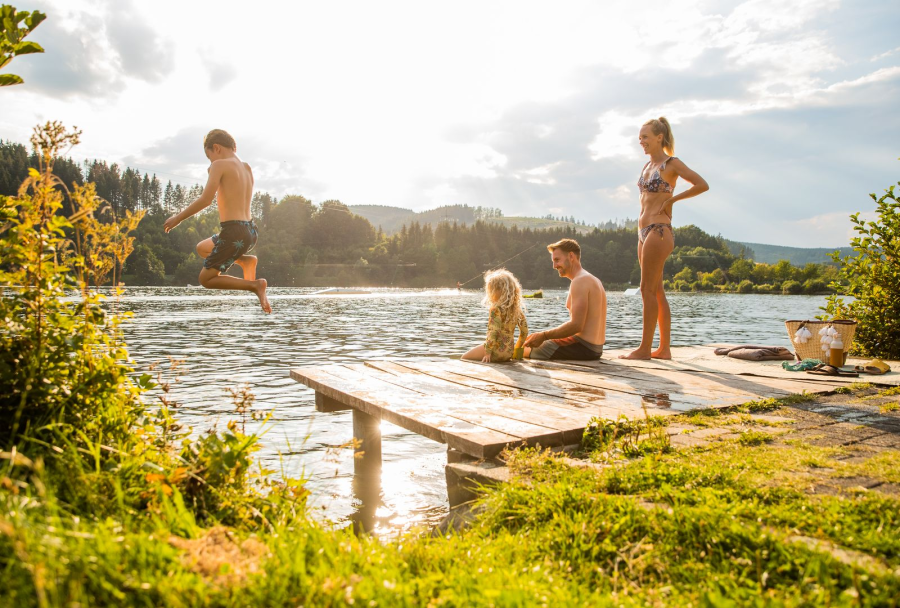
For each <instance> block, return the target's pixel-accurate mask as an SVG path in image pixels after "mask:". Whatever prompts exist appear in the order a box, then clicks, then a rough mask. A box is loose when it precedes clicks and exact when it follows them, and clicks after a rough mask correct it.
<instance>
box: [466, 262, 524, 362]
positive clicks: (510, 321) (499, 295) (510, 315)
mask: <svg viewBox="0 0 900 608" xmlns="http://www.w3.org/2000/svg"><path fill="white" fill-rule="evenodd" d="M484 291H485V295H484V300H483V301H482V304H484V306H485V307H486V308H487V309H488V310H489V311H490V318H489V320H488V331H487V339H486V340H485V341H484V344H479V345H478V346H476V347H475V348H473V349H472V350H470V351H469V352H467V353H466V354H464V355H463V356H462V358H463V359H469V360H472V361H483V362H484V363H491V362H494V363H499V362H501V361H509V360H510V359H521V358H522V343H523V342H524V341H525V337H526V336H527V335H528V322H527V321H526V320H525V311H524V306H523V304H522V285H520V284H519V280H518V279H517V278H516V277H515V276H513V274H512V273H511V272H510V271H508V270H506V269H505V268H501V269H499V270H492V271H491V272H488V273H487V274H486V275H484ZM516 327H518V328H519V340H518V341H515V339H514V338H515V332H516Z"/></svg>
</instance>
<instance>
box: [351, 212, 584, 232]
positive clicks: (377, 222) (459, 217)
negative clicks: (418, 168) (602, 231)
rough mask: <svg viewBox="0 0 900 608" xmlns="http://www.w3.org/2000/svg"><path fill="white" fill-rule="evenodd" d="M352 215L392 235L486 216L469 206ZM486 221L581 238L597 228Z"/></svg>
mask: <svg viewBox="0 0 900 608" xmlns="http://www.w3.org/2000/svg"><path fill="white" fill-rule="evenodd" d="M350 211H352V212H353V213H355V214H357V215H361V216H363V217H364V218H366V219H367V220H369V222H371V223H372V225H373V226H381V229H382V230H384V231H385V232H386V233H388V234H392V233H394V232H397V231H398V230H400V228H401V227H402V226H403V224H409V223H410V222H419V223H420V224H431V225H432V226H436V225H437V224H439V223H441V222H459V223H461V224H474V223H475V220H476V219H478V217H479V215H482V211H481V208H480V207H479V208H475V207H469V206H468V205H447V206H444V207H438V208H437V209H430V210H428V211H420V212H416V211H413V210H412V209H404V208H403V207H390V206H387V205H351V206H350ZM482 219H484V221H486V222H493V223H495V224H503V225H504V226H518V227H519V228H523V229H524V228H530V229H532V230H542V229H547V228H574V229H575V230H576V231H577V232H578V233H579V234H585V233H588V232H591V231H592V230H593V229H594V227H593V226H586V225H582V224H577V223H574V222H567V221H564V220H551V219H547V218H539V217H503V216H498V215H496V214H493V215H491V216H490V217H482Z"/></svg>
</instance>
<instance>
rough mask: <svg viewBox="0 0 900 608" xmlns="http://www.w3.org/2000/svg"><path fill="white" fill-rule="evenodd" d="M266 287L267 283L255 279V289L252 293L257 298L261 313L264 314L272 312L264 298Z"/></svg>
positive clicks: (267, 300)
mask: <svg viewBox="0 0 900 608" xmlns="http://www.w3.org/2000/svg"><path fill="white" fill-rule="evenodd" d="M268 286H269V283H268V281H266V280H265V279H257V280H256V289H254V290H253V293H255V294H256V297H257V298H259V305H260V306H262V309H263V312H265V313H266V314H268V313H270V312H272V305H271V304H269V298H267V297H266V287H268Z"/></svg>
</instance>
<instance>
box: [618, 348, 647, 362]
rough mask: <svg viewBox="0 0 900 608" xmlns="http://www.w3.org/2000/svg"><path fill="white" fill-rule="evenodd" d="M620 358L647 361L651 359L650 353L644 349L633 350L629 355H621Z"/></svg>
mask: <svg viewBox="0 0 900 608" xmlns="http://www.w3.org/2000/svg"><path fill="white" fill-rule="evenodd" d="M619 359H637V360H640V361H646V360H648V359H650V353H648V352H646V351H642V350H635V351H631V353H630V354H627V355H619Z"/></svg>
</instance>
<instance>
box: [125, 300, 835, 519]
mask: <svg viewBox="0 0 900 608" xmlns="http://www.w3.org/2000/svg"><path fill="white" fill-rule="evenodd" d="M314 291H316V289H277V288H275V289H272V290H270V300H271V301H272V305H273V306H274V308H275V313H274V314H272V315H264V314H262V312H261V311H260V310H259V306H258V304H257V303H256V299H255V297H253V296H244V295H241V294H233V293H228V292H211V291H207V290H204V289H202V288H128V289H127V290H126V292H125V296H124V298H123V300H122V302H121V304H120V306H121V307H122V308H124V309H125V310H130V311H133V312H134V313H135V317H134V319H133V320H132V321H130V322H129V323H127V324H126V326H125V337H126V340H127V342H128V345H129V347H130V352H131V356H132V357H133V359H134V362H135V364H136V366H137V368H138V369H139V370H142V371H146V370H147V369H148V367H149V366H150V365H151V364H153V363H155V362H160V361H166V360H167V358H168V357H170V356H174V357H177V358H181V359H184V360H185V363H184V367H183V369H182V370H181V372H180V378H179V382H178V383H177V384H176V385H175V387H174V388H173V391H172V394H173V396H174V398H175V399H177V400H178V401H179V402H180V403H181V405H180V407H179V408H178V416H179V417H180V419H181V420H182V421H184V422H186V423H187V424H189V425H191V426H192V427H193V428H194V430H195V432H202V431H204V430H206V429H209V428H210V427H212V426H213V425H214V424H216V423H217V421H218V422H219V424H220V426H219V428H223V427H224V423H225V421H226V420H228V419H231V418H236V417H237V416H236V414H234V412H233V407H232V405H231V401H230V397H229V395H228V394H227V392H226V389H227V388H234V387H237V386H240V385H242V384H248V385H249V386H250V388H251V389H252V390H253V392H254V394H255V395H256V401H255V403H254V406H253V407H254V409H255V410H259V411H262V412H266V413H268V412H271V413H272V416H271V418H270V419H269V422H268V424H267V426H268V430H267V432H266V434H265V436H264V438H263V447H262V450H261V451H260V453H259V456H260V458H261V460H262V461H263V464H264V465H265V466H266V467H267V468H271V469H274V470H276V471H280V472H281V471H283V474H285V475H291V476H299V475H304V476H306V477H307V478H308V479H309V483H308V486H309V489H310V490H311V492H312V498H311V503H312V504H313V506H314V507H316V509H315V510H316V511H318V512H320V513H321V514H322V516H323V517H326V518H328V519H330V520H332V521H354V520H355V521H357V522H362V521H363V520H365V521H367V522H369V523H368V526H369V527H370V528H371V529H372V530H373V531H374V533H376V534H388V533H391V532H392V531H396V530H405V529H408V528H411V527H414V526H424V525H431V524H433V523H435V522H436V521H438V520H439V519H440V518H441V517H442V516H443V515H444V514H446V510H447V490H446V486H445V482H444V470H443V467H444V464H445V463H446V447H445V446H444V445H441V444H439V443H436V442H433V441H429V440H427V439H425V438H423V437H420V436H418V435H416V434H414V433H410V432H408V431H405V430H403V429H401V428H399V427H396V426H394V425H391V424H389V423H382V431H383V439H382V450H383V462H382V467H381V472H380V484H375V486H376V487H377V488H378V490H377V491H376V490H374V489H370V488H361V487H360V488H357V487H355V486H354V483H353V471H354V459H353V450H352V448H344V449H337V448H335V446H341V445H345V444H348V442H349V441H350V439H351V438H352V436H353V431H352V428H353V424H352V417H351V413H350V412H347V411H344V412H335V413H319V412H316V411H315V407H314V398H313V391H311V390H309V389H307V388H306V387H304V386H303V385H301V384H299V383H297V382H295V381H294V380H292V379H291V378H290V377H289V376H288V373H289V370H290V369H291V368H292V367H300V366H308V365H321V364H323V363H328V362H347V363H361V362H364V361H366V360H368V359H372V358H381V357H411V356H459V355H460V354H461V353H463V352H465V351H466V350H468V349H469V348H470V347H471V346H473V345H474V344H476V343H477V342H478V341H480V340H482V339H483V338H484V332H485V329H486V325H487V314H486V312H485V311H484V310H483V309H482V308H481V306H480V300H481V296H482V294H481V293H480V292H477V291H463V292H457V291H456V290H455V289H452V290H388V289H372V290H371V291H372V294H371V295H349V296H317V295H312V292H314ZM544 295H545V298H544V299H543V300H529V301H528V302H527V314H528V324H529V327H531V328H532V329H533V331H537V330H540V329H542V328H546V327H550V326H553V325H557V324H559V323H562V322H563V321H564V320H565V319H566V310H565V305H564V304H565V292H562V291H545V292H544ZM670 303H671V306H672V315H673V319H674V323H673V329H672V331H673V344H674V345H675V346H679V345H692V344H704V343H710V342H771V343H775V344H786V343H787V336H786V333H785V330H784V325H783V320H784V319H788V318H811V317H813V316H814V315H815V314H817V312H818V307H819V306H821V305H823V304H824V298H823V297H807V296H790V297H782V296H765V295H733V294H723V295H707V294H671V296H670ZM640 315H641V302H640V298H638V297H634V296H625V295H623V294H622V293H610V294H609V298H608V330H607V337H608V340H607V348H610V349H611V348H619V347H625V346H635V345H636V344H637V343H638V342H639V341H640V332H641V325H640V323H641V317H640ZM510 394H511V395H513V394H514V391H512V390H511V391H510ZM582 398H583V397H582ZM653 398H654V399H659V400H662V396H661V395H656V396H653ZM656 405H661V403H659V402H656ZM246 424H247V430H248V431H256V430H260V428H261V425H262V424H263V423H261V422H260V421H253V420H247V423H246Z"/></svg>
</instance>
